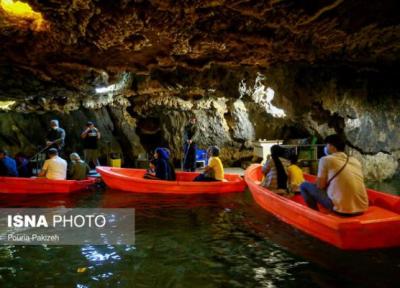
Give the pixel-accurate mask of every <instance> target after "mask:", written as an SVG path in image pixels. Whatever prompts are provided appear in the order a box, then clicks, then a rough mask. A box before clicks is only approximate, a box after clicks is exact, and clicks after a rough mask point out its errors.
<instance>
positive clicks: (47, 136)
mask: <svg viewBox="0 0 400 288" xmlns="http://www.w3.org/2000/svg"><path fill="white" fill-rule="evenodd" d="M49 135H50V131H49V132H48V133H47V135H46V138H44V140H45V142H46V146H50V145H51V144H53V141H50V137H49Z"/></svg>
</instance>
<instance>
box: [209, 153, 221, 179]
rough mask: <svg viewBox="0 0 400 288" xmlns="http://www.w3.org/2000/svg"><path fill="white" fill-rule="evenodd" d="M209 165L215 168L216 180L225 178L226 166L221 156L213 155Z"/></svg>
mask: <svg viewBox="0 0 400 288" xmlns="http://www.w3.org/2000/svg"><path fill="white" fill-rule="evenodd" d="M208 167H210V168H211V169H212V170H213V172H214V177H215V179H216V180H219V181H222V180H224V166H222V162H221V159H219V157H211V158H210V161H209V162H208Z"/></svg>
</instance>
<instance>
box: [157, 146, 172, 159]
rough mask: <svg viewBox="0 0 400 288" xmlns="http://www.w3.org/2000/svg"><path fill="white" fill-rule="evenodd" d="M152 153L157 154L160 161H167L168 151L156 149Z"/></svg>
mask: <svg viewBox="0 0 400 288" xmlns="http://www.w3.org/2000/svg"><path fill="white" fill-rule="evenodd" d="M154 152H155V153H157V154H158V157H159V158H160V159H164V160H169V151H168V150H167V149H166V148H161V147H158V148H156V150H155V151H154Z"/></svg>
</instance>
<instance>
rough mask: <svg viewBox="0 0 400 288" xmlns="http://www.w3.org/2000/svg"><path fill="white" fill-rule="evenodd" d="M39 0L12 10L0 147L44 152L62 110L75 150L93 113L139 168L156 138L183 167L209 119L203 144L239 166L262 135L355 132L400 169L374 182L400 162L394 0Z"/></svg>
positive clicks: (0, 83) (4, 13)
mask: <svg viewBox="0 0 400 288" xmlns="http://www.w3.org/2000/svg"><path fill="white" fill-rule="evenodd" d="M1 2H2V4H7V5H8V4H10V3H11V2H14V1H11V0H1ZM25 3H28V4H29V5H30V9H31V11H32V12H29V13H31V14H29V13H28V14H29V15H28V14H26V13H25V14H23V15H22V14H16V13H13V11H11V10H9V9H8V8H5V6H4V5H3V6H2V8H0V42H1V45H0V65H1V69H0V110H1V111H3V112H0V119H1V124H0V126H1V130H0V146H5V147H6V148H9V149H11V150H12V151H17V150H20V149H24V150H25V151H26V152H30V153H32V152H33V151H35V150H36V149H37V147H36V145H38V144H42V141H41V139H40V138H41V137H42V136H43V134H44V131H43V129H44V127H45V126H46V124H47V122H48V120H49V119H51V118H52V117H53V116H54V115H57V117H59V118H60V120H61V122H62V124H63V126H64V127H65V128H66V129H67V132H68V134H69V140H68V144H69V146H70V147H74V146H75V147H76V148H77V149H78V148H79V146H77V145H78V144H79V141H78V139H79V138H78V134H79V132H80V131H79V130H80V129H81V128H82V126H83V125H84V123H85V122H86V121H87V120H88V119H93V120H95V121H97V122H98V123H99V126H100V128H101V129H102V130H103V131H104V135H105V141H110V142H112V143H113V144H112V145H113V148H112V149H113V150H118V151H121V150H123V151H124V154H125V157H126V159H128V160H129V159H130V160H133V159H134V158H135V157H136V156H137V155H138V154H139V153H142V152H143V151H144V150H145V149H150V148H152V147H151V146H152V145H154V144H152V143H154V141H158V142H159V143H161V144H167V143H168V144H169V145H170V147H171V150H172V153H173V155H174V156H175V158H177V159H178V158H180V157H181V155H180V154H179V153H178V151H180V149H181V145H182V143H181V134H182V128H183V125H184V124H185V123H186V121H187V119H188V117H189V115H190V114H191V113H195V114H196V115H197V117H198V119H199V123H200V129H201V141H200V143H199V144H200V145H201V146H204V147H205V146H206V145H209V144H212V143H216V144H218V145H220V146H222V147H224V151H223V158H224V159H225V160H226V161H227V163H229V164H233V163H236V162H237V161H238V160H239V159H247V160H248V159H250V158H251V156H250V155H251V145H250V142H251V140H253V139H258V138H263V139H264V138H266V139H276V138H302V137H307V136H309V135H311V134H315V135H317V136H319V137H324V136H326V135H327V134H329V133H332V132H344V133H345V135H346V136H347V139H348V140H349V143H350V144H351V146H352V147H353V148H354V149H356V150H357V151H358V152H360V153H362V154H367V155H368V157H366V158H368V159H375V160H376V161H378V162H374V163H381V162H382V163H390V164H388V167H389V168H388V169H384V170H385V171H386V172H385V173H383V174H379V173H373V172H371V173H372V174H373V175H375V176H371V177H377V176H376V175H378V174H379V177H377V178H385V177H387V176H390V175H391V174H393V173H394V171H395V169H396V168H395V167H397V158H398V156H396V155H399V151H400V128H399V127H400V118H399V116H398V115H399V113H398V111H399V107H400V106H399V99H400V98H399V88H398V83H397V82H398V81H397V78H396V74H397V72H396V67H397V64H398V63H399V57H400V53H399V52H400V51H399V47H400V41H399V40H400V27H399V24H400V23H399V16H398V9H397V5H396V4H397V2H396V1H394V0H392V1H388V0H385V1H380V2H376V1H373V2H372V1H361V0H355V1H342V0H336V1H308V2H307V4H301V3H302V2H299V1H293V0H292V1H208V0H204V1H164V0H163V1H157V0H153V1H145V0H136V1H128V0H126V1H125V0H121V1H93V0H77V1H72V3H71V1H61V0H60V1H56V0H53V1H34V0H32V1H26V2H25ZM272 95H273V97H274V98H273V99H271V97H272ZM10 101H15V103H14V104H13V103H12V102H11V104H10ZM7 109H12V110H13V111H16V112H17V113H11V112H9V110H7ZM7 111H8V112H7ZM75 147H74V149H75ZM102 149H103V151H106V145H105V143H103V148H102ZM378 153H379V154H378ZM382 154H384V155H386V156H382ZM374 157H375V158H374ZM375 160H373V161H375ZM369 161H372V160H369ZM374 165H375V164H374ZM374 165H372V166H373V167H375V166H374ZM385 165H386V164H385ZM367 166H368V165H367ZM372 166H371V165H369V166H368V167H372ZM385 167H386V166H385ZM368 169H369V170H368ZM368 169H367V168H366V171H370V170H371V169H372V168H368ZM389 171H390V172H389ZM371 173H370V172H368V173H367V174H368V175H372V174H371Z"/></svg>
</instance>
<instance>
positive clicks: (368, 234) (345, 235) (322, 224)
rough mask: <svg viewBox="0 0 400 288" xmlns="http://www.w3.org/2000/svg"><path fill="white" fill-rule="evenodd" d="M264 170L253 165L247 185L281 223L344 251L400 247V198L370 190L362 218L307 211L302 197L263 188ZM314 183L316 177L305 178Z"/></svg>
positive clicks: (306, 176)
mask: <svg viewBox="0 0 400 288" xmlns="http://www.w3.org/2000/svg"><path fill="white" fill-rule="evenodd" d="M261 178H262V172H261V166H260V165H257V164H255V165H251V166H250V167H249V168H248V169H247V170H246V172H245V181H246V183H247V185H248V186H249V188H250V191H251V193H252V195H253V197H254V199H255V201H256V202H257V203H258V204H259V205H260V206H261V207H262V208H264V209H265V210H267V211H269V212H270V213H272V214H274V215H275V216H277V217H278V218H279V219H281V220H282V221H284V222H286V223H288V224H290V225H292V226H294V227H296V228H298V229H300V230H302V231H304V232H306V233H308V234H310V235H312V236H314V237H316V238H318V239H320V240H323V241H325V242H328V243H330V244H332V245H334V246H336V247H338V248H341V249H371V248H385V247H395V246H400V197H398V196H394V195H390V194H386V193H382V192H378V191H374V190H371V189H368V197H369V202H370V207H369V209H368V210H367V211H366V212H365V213H364V214H362V215H360V216H352V217H346V216H340V215H338V214H335V213H334V212H329V211H327V210H323V209H321V212H320V211H316V210H313V209H310V208H308V207H307V206H306V205H305V203H304V201H303V198H302V197H301V195H295V196H293V197H292V198H287V197H283V196H280V195H278V194H276V193H274V192H272V191H269V190H268V189H266V188H264V187H261V186H260V180H261ZM305 178H306V180H307V181H310V182H314V181H315V176H311V175H305Z"/></svg>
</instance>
